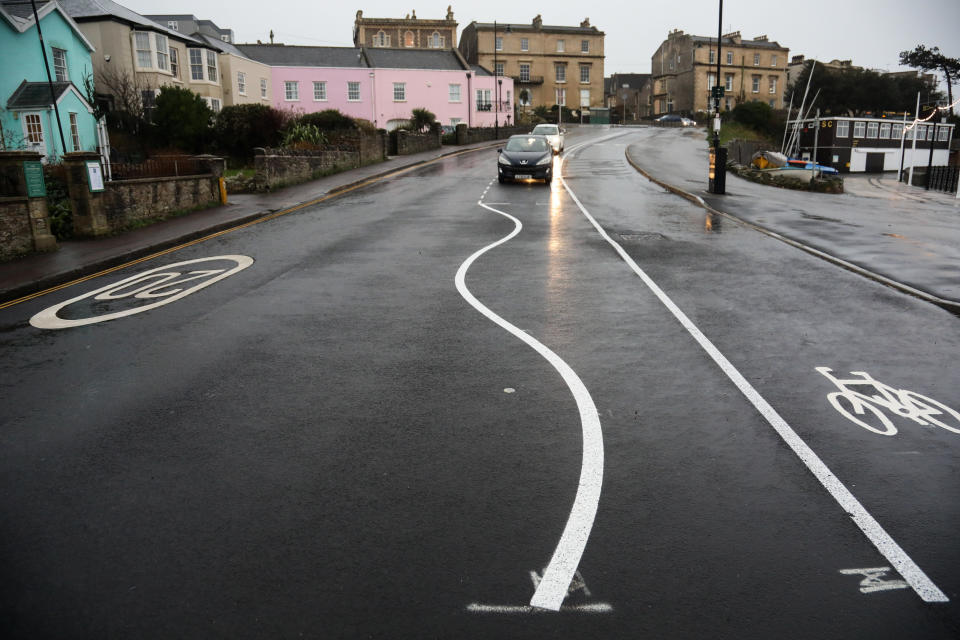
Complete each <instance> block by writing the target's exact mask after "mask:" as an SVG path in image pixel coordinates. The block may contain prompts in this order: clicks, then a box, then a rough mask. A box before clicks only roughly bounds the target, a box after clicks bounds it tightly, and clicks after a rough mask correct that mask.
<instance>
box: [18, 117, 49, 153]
mask: <svg viewBox="0 0 960 640" xmlns="http://www.w3.org/2000/svg"><path fill="white" fill-rule="evenodd" d="M22 120H23V141H24V143H25V144H26V147H27V150H28V151H36V152H38V153H39V154H40V156H41V160H44V161H46V159H47V144H46V137H45V136H44V133H43V119H42V118H41V117H40V114H39V113H24V114H23V118H22Z"/></svg>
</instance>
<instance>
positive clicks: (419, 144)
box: [395, 128, 441, 156]
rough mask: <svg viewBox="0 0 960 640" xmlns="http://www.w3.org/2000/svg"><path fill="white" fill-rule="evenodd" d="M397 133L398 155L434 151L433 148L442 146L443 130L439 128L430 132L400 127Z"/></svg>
mask: <svg viewBox="0 0 960 640" xmlns="http://www.w3.org/2000/svg"><path fill="white" fill-rule="evenodd" d="M395 135H396V136H397V155H398V156H409V155H412V154H414V153H421V152H423V151H432V150H433V149H439V148H440V138H441V132H440V129H439V128H437V129H436V131H430V132H429V133H411V132H410V131H405V130H403V129H398V130H397V131H396V132H395Z"/></svg>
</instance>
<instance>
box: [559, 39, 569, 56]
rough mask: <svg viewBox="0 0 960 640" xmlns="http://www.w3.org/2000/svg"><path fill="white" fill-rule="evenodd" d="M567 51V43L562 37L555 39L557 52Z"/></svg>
mask: <svg viewBox="0 0 960 640" xmlns="http://www.w3.org/2000/svg"><path fill="white" fill-rule="evenodd" d="M566 52H567V43H566V42H565V41H564V39H563V38H559V39H558V40H557V53H566Z"/></svg>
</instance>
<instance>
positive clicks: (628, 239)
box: [616, 231, 669, 244]
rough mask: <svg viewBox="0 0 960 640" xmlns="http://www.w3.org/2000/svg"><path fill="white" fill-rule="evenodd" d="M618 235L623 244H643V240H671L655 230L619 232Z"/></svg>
mask: <svg viewBox="0 0 960 640" xmlns="http://www.w3.org/2000/svg"><path fill="white" fill-rule="evenodd" d="M616 235H617V237H618V238H620V242H621V243H623V244H641V243H643V242H651V241H655V240H669V238H667V236H665V235H663V234H662V233H655V232H653V231H643V232H640V233H618V234H616Z"/></svg>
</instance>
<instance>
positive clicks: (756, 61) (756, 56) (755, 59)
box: [753, 53, 760, 67]
mask: <svg viewBox="0 0 960 640" xmlns="http://www.w3.org/2000/svg"><path fill="white" fill-rule="evenodd" d="M753 66H755V67H759V66H760V54H759V53H755V54H753Z"/></svg>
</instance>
